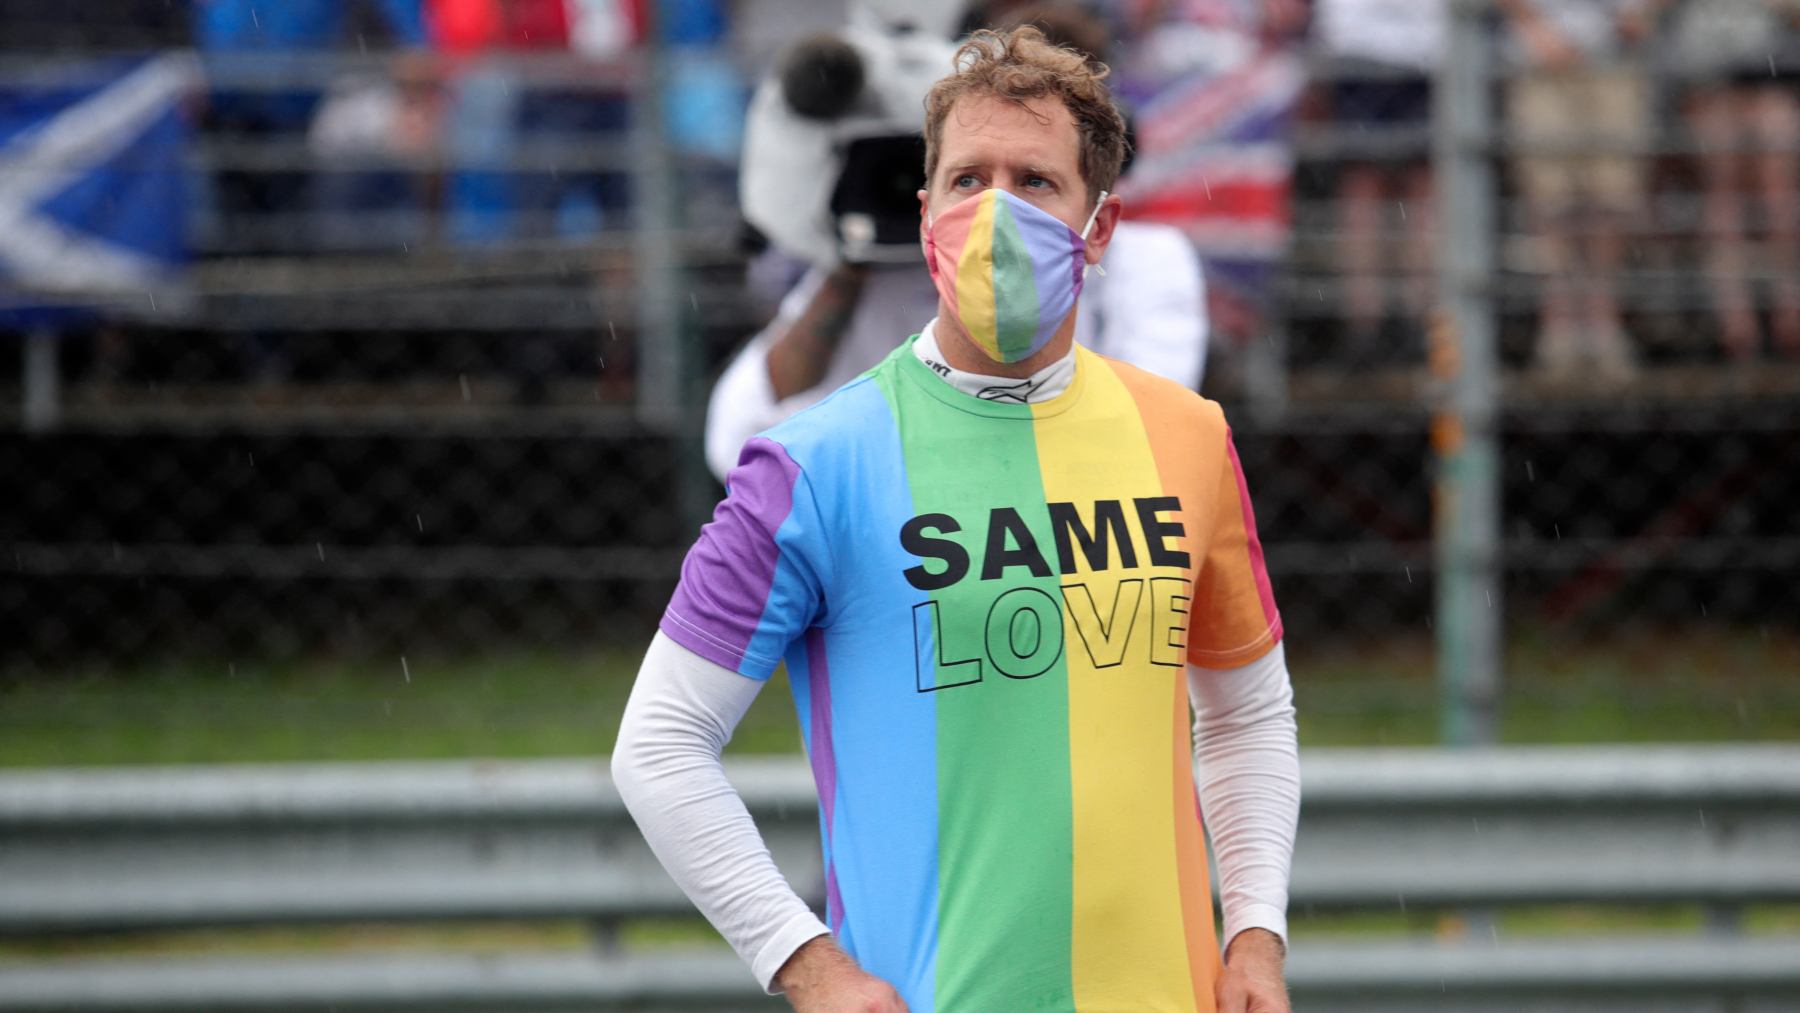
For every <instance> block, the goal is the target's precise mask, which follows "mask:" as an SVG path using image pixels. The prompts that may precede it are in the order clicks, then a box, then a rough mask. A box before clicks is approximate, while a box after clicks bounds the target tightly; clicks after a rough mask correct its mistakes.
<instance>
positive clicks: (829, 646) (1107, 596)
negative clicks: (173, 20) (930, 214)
mask: <svg viewBox="0 0 1800 1013" xmlns="http://www.w3.org/2000/svg"><path fill="white" fill-rule="evenodd" d="M1076 354H1077V355H1078V356H1079V359H1078V360H1077V363H1076V370H1075V378H1074V380H1073V381H1072V382H1071V384H1070V386H1069V388H1068V390H1066V391H1064V392H1063V393H1062V394H1061V395H1059V396H1057V397H1055V398H1053V399H1051V400H1048V401H1044V402H1041V403H1038V404H1005V403H995V402H990V401H985V400H981V399H978V398H974V397H970V396H969V395H967V394H964V393H962V392H960V391H958V390H956V389H954V388H953V387H951V386H950V385H949V384H947V383H945V382H943V381H942V380H941V379H939V378H938V377H937V376H935V375H933V374H932V372H931V370H930V368H929V367H927V366H926V365H925V364H924V363H922V362H920V361H919V360H918V358H917V357H916V356H914V355H913V353H912V350H911V348H910V347H907V346H905V345H903V346H902V347H901V348H899V349H898V350H896V351H895V352H894V353H893V354H892V355H890V356H889V357H888V358H887V359H885V360H884V361H883V362H882V363H881V364H879V365H878V366H876V367H875V368H874V369H872V370H870V371H869V372H868V373H865V374H864V375H863V376H861V377H859V378H858V379H856V380H854V381H852V382H851V383H849V384H847V385H846V386H844V387H843V388H841V389H839V390H838V391H837V392H836V393H834V394H833V395H831V396H830V397H829V398H827V399H826V400H824V401H822V402H820V403H819V404H818V405H816V406H814V407H813V408H811V409H809V410H807V411H805V412H802V413H800V414H799V415H796V416H794V417H793V418H791V419H789V420H787V421H786V422H783V423H782V424H781V425H779V426H777V427H775V428H774V429H772V430H770V431H768V432H767V433H766V434H764V435H763V436H760V437H757V438H755V439H753V440H751V441H750V442H749V443H748V444H747V445H746V446H745V448H744V451H743V454H742V456H741V458H740V461H739V465H738V467H737V468H736V469H735V470H734V471H733V472H732V473H731V476H730V479H729V481H728V486H729V495H728V496H727V497H726V499H725V501H724V502H723V503H721V504H720V506H719V507H718V510H717V512H716V513H715V514H714V517H713V520H712V522H711V523H709V524H708V525H707V526H706V527H705V529H704V530H703V531H702V533H701V536H700V539H699V541H698V542H697V543H696V544H695V545H694V547H693V548H692V549H691V550H690V551H689V553H688V556H687V560H686V562H685V563H684V564H683V566H682V575H681V583H680V586H679V587H678V588H677V589H676V592H675V595H674V598H673V600H671V602H670V603H669V607H668V611H667V612H666V613H665V614H664V617H663V621H662V629H663V631H664V632H665V633H666V634H667V635H668V636H670V637H671V638H673V639H674V640H676V641H677V642H678V643H681V644H682V645H684V646H686V647H687V648H689V649H690V650H693V651H695V652H696V653H698V654H700V655H702V656H704V657H706V658H709V659H711V660H713V661H715V662H717V663H719V664H721V665H724V666H726V667H727V668H730V669H732V670H734V671H737V672H739V673H741V674H743V675H745V676H748V677H750V678H753V679H765V678H767V677H768V676H769V675H770V673H771V672H772V671H773V670H774V668H775V666H776V664H777V662H778V661H781V660H782V659H784V658H785V660H786V662H787V666H788V676H789V679H790V682H791V684H792V686H793V691H794V699H795V704H796V707H797V710H798V712H799V717H800V725H801V729H802V733H803V735H804V737H805V741H806V749H807V754H808V757H809V760H810V762H811V765H812V770H813V775H814V778H815V780H816V782H817V785H818V790H819V798H820V819H821V832H822V843H823V848H824V857H825V862H826V870H827V883H826V908H827V910H826V921H827V923H828V924H829V925H830V926H831V928H832V930H833V932H834V933H836V935H837V938H838V941H839V942H840V944H841V945H843V946H844V947H845V948H846V949H847V950H848V951H849V952H851V953H852V954H854V955H855V956H856V958H857V959H858V961H859V962H860V963H861V964H862V965H863V967H864V968H865V969H867V970H868V971H869V972H870V973H872V974H875V975H878V976H880V977H882V978H884V979H886V980H887V981H889V982H892V983H893V985H894V986H895V987H896V988H897V989H898V990H899V991H900V994H901V995H902V996H903V997H905V999H906V1001H907V1004H908V1005H909V1006H910V1007H911V1008H912V1009H913V1010H915V1011H930V1010H943V1011H950V1013H962V1011H987V1010H1079V1011H1082V1013H1097V1011H1111V1010H1118V1011H1125V1010H1130V1011H1133V1013H1139V1011H1145V1010H1202V1011H1204V1010H1211V1009H1212V1008H1213V1001H1212V994H1213V979H1214V977H1215V976H1216V974H1217V973H1218V970H1219V954H1218V945H1217V942H1216V939H1215V935H1214V929H1213V917H1212V911H1211V904H1210V898H1209V895H1208V886H1207V871H1206V857H1205V851H1204V847H1203V844H1202V835H1201V827H1200V818H1199V812H1198V806H1197V803H1196V800H1195V792H1194V784H1193V775H1192V767H1191V746H1190V731H1189V717H1188V701H1187V691H1186V677H1185V665H1186V663H1188V662H1192V663H1195V664H1198V665H1202V666H1207V667H1211V668H1228V667H1233V666H1237V665H1242V664H1246V663H1248V662H1250V661H1253V660H1255V659H1257V658H1259V657H1261V656H1262V655H1263V654H1265V653H1266V652H1268V651H1269V650H1270V649H1271V648H1272V647H1273V646H1274V645H1275V643H1276V642H1277V641H1279V640H1280V638H1281V621H1280V619H1279V617H1278V615H1277V613H1276V609H1275V602H1274V598H1273V596H1272V594H1271V593H1270V590H1269V581H1268V577H1267V574H1266V572H1265V570H1264V567H1263V560H1262V549H1261V546H1260V544H1259V543H1258V541H1257V537H1256V527H1255V522H1254V520H1253V519H1252V516H1251V510H1250V499H1249V495H1248V493H1247V491H1246V488H1245V485H1244V480H1243V474H1242V471H1241V469H1240V468H1239V466H1238V460H1237V454H1236V451H1235V450H1234V449H1233V447H1232V443H1231V436H1230V432H1229V431H1228V430H1227V428H1226V425H1225V420H1224V416H1223V414H1222V413H1221V412H1220V410H1219V407H1218V406H1217V405H1216V404H1214V403H1213V402H1210V401H1207V400H1205V399H1203V398H1201V397H1200V396H1198V395H1196V394H1194V393H1193V392H1191V391H1188V390H1186V389H1184V388H1182V387H1179V386H1177V385H1175V384H1172V383H1169V382H1167V381H1164V380H1161V379H1158V378H1156V377H1153V376H1151V375H1150V374H1147V373H1145V372H1143V371H1141V370H1138V369H1135V368H1133V367H1131V366H1128V365H1125V364H1123V363H1120V362H1116V361H1113V360H1110V359H1106V358H1104V357H1102V356H1099V355H1096V354H1094V353H1092V352H1089V351H1087V350H1086V349H1079V348H1078V350H1077V353H1076Z"/></svg>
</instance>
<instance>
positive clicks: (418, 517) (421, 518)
mask: <svg viewBox="0 0 1800 1013" xmlns="http://www.w3.org/2000/svg"><path fill="white" fill-rule="evenodd" d="M413 520H415V521H417V522H418V524H419V534H421V535H422V534H424V533H425V516H424V515H423V514H413Z"/></svg>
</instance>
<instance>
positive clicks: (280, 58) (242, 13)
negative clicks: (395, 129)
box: [194, 0, 425, 253]
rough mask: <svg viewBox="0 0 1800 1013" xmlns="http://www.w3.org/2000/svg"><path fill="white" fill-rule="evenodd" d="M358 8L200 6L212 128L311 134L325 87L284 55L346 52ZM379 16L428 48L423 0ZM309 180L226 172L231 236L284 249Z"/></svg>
mask: <svg viewBox="0 0 1800 1013" xmlns="http://www.w3.org/2000/svg"><path fill="white" fill-rule="evenodd" d="M352 6H354V5H353V4H352V3H351V0H282V2H281V3H269V2H267V0H262V2H259V0H198V2H197V3H195V5H194V40H195V44H196V45H197V46H198V47H199V48H200V50H201V51H202V52H203V53H204V54H205V55H206V56H207V57H208V58H209V60H211V62H212V63H213V66H212V68H211V70H212V71H213V73H214V74H215V76H217V77H219V78H220V84H219V85H218V86H216V87H215V88H214V90H213V92H212V95H211V96H210V98H209V100H208V105H207V115H206V124H205V129H206V131H207V132H208V133H209V134H211V135H212V136H213V137H215V138H219V139H222V140H226V141H242V142H249V143H268V142H274V143H280V142H283V141H295V142H298V141H300V140H301V139H302V138H304V137H305V135H306V132H307V129H308V126H309V125H310V124H311V122H312V119H313V113H314V110H315V108H316V107H317V106H318V104H319V100H320V95H321V92H322V91H323V88H322V87H319V86H316V85H309V84H307V83H304V82H306V78H305V76H304V75H303V74H302V73H301V68H300V67H299V66H298V65H297V64H294V63H291V62H289V61H288V60H287V59H285V58H287V57H292V56H295V55H298V54H303V53H305V52H307V51H309V50H320V49H336V48H337V47H338V46H340V45H341V44H342V43H343V41H344V38H343V37H344V30H345V26H346V24H347V23H348V20H349V17H350V14H351V7H352ZM379 10H380V13H381V15H382V17H383V19H384V20H385V22H386V26H387V28H388V30H389V31H390V32H391V33H392V35H393V38H394V40H395V41H396V42H397V43H399V44H401V45H405V46H414V45H421V44H423V43H424V41H425V25H424V20H423V18H422V16H421V10H420V7H419V0H380V4H379ZM293 82H302V83H299V84H294V83H293ZM271 83H273V84H286V85H288V86H287V87H272V86H270V85H271ZM307 182H308V179H307V174H306V172H305V169H304V166H299V165H296V166H294V167H293V168H291V169H286V170H283V171H274V172H271V171H269V170H267V169H264V168H261V167H257V168H244V167H241V166H237V165H228V166H227V167H226V168H224V169H221V170H220V171H219V172H218V174H217V176H216V177H215V179H214V186H215V194H214V196H215V199H216V201H217V203H218V211H219V217H220V219H221V221H220V226H221V233H222V235H223V236H224V237H225V238H226V239H227V240H228V241H229V244H230V245H231V246H232V247H234V248H237V249H240V250H242V251H244V252H251V253H261V252H274V251H277V250H279V249H282V248H283V246H284V245H285V243H287V242H288V241H290V237H292V236H294V235H296V234H298V233H297V231H296V230H295V229H294V228H293V227H292V226H293V223H292V222H287V221H283V220H282V218H283V217H284V216H290V215H295V214H299V213H301V212H302V210H303V205H304V200H305V194H306V190H307Z"/></svg>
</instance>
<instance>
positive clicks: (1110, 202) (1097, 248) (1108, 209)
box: [1084, 193, 1125, 264]
mask: <svg viewBox="0 0 1800 1013" xmlns="http://www.w3.org/2000/svg"><path fill="white" fill-rule="evenodd" d="M1124 214H1125V202H1124V201H1122V200H1120V199H1119V195H1118V194H1116V193H1109V194H1107V195H1106V199H1105V200H1103V201H1101V202H1100V210H1099V212H1098V213H1096V214H1095V215H1094V227H1093V228H1092V229H1090V230H1088V237H1087V252H1086V254H1085V255H1084V259H1086V261H1087V262H1088V263H1090V264H1098V263H1100V258H1101V257H1102V256H1104V255H1105V253H1106V248H1107V246H1108V245H1110V244H1111V243H1112V238H1113V229H1115V228H1117V227H1118V225H1119V219H1120V217H1122V216H1123V215H1124Z"/></svg>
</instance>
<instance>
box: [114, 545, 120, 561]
mask: <svg viewBox="0 0 1800 1013" xmlns="http://www.w3.org/2000/svg"><path fill="white" fill-rule="evenodd" d="M119 555H120V553H119V543H118V542H114V543H113V562H115V563H116V562H118V561H119Z"/></svg>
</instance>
